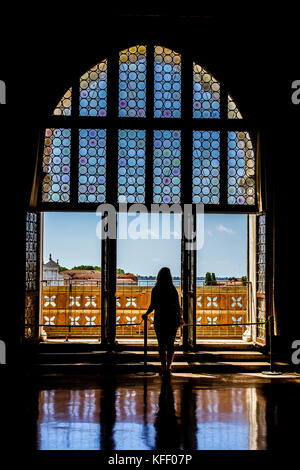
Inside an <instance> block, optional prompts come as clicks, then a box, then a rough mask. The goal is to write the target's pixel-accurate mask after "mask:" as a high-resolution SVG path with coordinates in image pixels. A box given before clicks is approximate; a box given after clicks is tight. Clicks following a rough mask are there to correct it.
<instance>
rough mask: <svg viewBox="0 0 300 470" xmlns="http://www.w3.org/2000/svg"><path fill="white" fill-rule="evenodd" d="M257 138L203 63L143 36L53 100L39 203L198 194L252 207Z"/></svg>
mask: <svg viewBox="0 0 300 470" xmlns="http://www.w3.org/2000/svg"><path fill="white" fill-rule="evenodd" d="M253 140H254V138H253V136H252V135H251V130H249V129H246V128H244V123H243V117H242V115H241V113H240V111H239V109H238V107H237V105H236V103H235V101H234V100H233V98H232V96H231V95H229V94H228V91H227V90H226V87H225V85H224V84H223V83H222V82H220V81H218V80H217V79H216V78H215V77H214V76H213V75H212V74H211V73H210V72H209V71H208V70H206V68H204V67H203V64H201V65H200V64H198V63H195V62H189V59H188V58H186V57H185V53H184V51H182V52H177V51H174V50H171V49H168V48H167V47H164V46H157V45H153V44H139V45H136V46H133V47H130V48H128V49H125V50H122V51H120V52H119V54H118V56H117V55H115V56H111V57H109V58H107V59H104V60H101V61H100V62H99V63H98V64H97V65H95V66H93V67H92V68H91V69H90V70H88V71H87V72H86V73H85V74H83V75H82V76H81V77H80V78H78V80H75V81H74V83H72V86H71V88H70V89H68V90H67V91H66V93H65V94H64V96H63V97H62V98H61V100H60V101H59V103H58V104H57V106H56V108H55V109H54V112H53V116H52V117H51V118H50V119H49V127H48V128H47V129H46V131H45V138H44V144H43V145H42V148H43V154H42V155H41V166H42V181H41V187H40V195H39V198H40V202H39V206H40V207H41V208H42V209H43V210H47V208H50V207H52V208H53V207H55V208H56V209H57V210H60V209H62V208H64V209H78V208H83V207H84V206H86V207H87V208H88V209H92V208H93V206H94V205H95V206H97V205H98V204H99V203H104V202H108V203H112V204H117V203H118V202H127V203H128V204H132V203H137V202H138V203H145V204H151V203H167V204H173V203H179V204H184V203H191V202H192V203H203V204H204V205H205V208H206V210H208V211H216V212H217V211H220V210H222V211H224V210H225V211H226V210H228V211H229V210H231V211H239V212H254V211H256V209H257V204H256V162H255V160H256V159H255V150H254V146H253Z"/></svg>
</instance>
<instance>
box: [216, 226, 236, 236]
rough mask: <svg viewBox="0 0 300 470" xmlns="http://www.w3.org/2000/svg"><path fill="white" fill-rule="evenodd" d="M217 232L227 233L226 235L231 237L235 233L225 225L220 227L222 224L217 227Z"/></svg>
mask: <svg viewBox="0 0 300 470" xmlns="http://www.w3.org/2000/svg"><path fill="white" fill-rule="evenodd" d="M217 230H218V231H219V232H225V233H228V235H233V234H234V233H235V232H234V230H232V229H231V228H228V227H225V225H222V224H220V225H218V226H217Z"/></svg>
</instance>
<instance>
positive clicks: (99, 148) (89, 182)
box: [78, 129, 106, 202]
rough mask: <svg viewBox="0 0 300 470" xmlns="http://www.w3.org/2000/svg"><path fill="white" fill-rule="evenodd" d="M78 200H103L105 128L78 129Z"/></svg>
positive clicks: (104, 188) (104, 184) (104, 191)
mask: <svg viewBox="0 0 300 470" xmlns="http://www.w3.org/2000/svg"><path fill="white" fill-rule="evenodd" d="M78 178H79V181H78V191H79V195H78V201H79V202H104V201H105V194H106V130H104V129H80V130H79V176H78Z"/></svg>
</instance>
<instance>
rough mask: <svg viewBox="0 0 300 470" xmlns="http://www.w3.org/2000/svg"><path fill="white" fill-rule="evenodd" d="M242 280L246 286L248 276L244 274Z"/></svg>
mask: <svg viewBox="0 0 300 470" xmlns="http://www.w3.org/2000/svg"><path fill="white" fill-rule="evenodd" d="M241 281H242V283H243V286H246V285H247V276H242V277H241Z"/></svg>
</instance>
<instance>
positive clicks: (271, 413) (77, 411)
mask: <svg viewBox="0 0 300 470" xmlns="http://www.w3.org/2000/svg"><path fill="white" fill-rule="evenodd" d="M299 393H300V375H299V374H298V375H297V374H286V375H284V376H281V377H280V376H278V377H276V378H272V379H270V378H268V377H263V376H262V375H261V374H254V373H253V374H234V375H227V374H223V375H211V374H203V375H200V374H198V375H197V374H183V373H182V374H180V373H177V374H173V375H172V377H171V378H170V379H169V380H167V379H162V377H160V376H158V375H156V376H154V377H148V378H144V377H139V376H136V375H134V374H131V375H119V376H114V375H110V376H107V377H103V376H99V377H95V376H94V377H92V376H82V377H76V378H75V377H67V376H65V377H58V376H55V375H53V376H48V377H43V378H40V379H39V380H38V381H36V382H35V383H31V382H30V383H29V384H27V386H26V387H24V389H23V393H22V399H21V398H20V401H19V403H18V407H19V409H18V412H17V413H16V415H17V416H18V418H17V419H19V422H18V423H16V429H18V431H19V433H20V439H22V440H23V444H24V446H25V447H26V448H30V449H36V450H75V449H76V450H125V449H126V450H147V449H149V450H153V449H170V450H183V449H185V450H188V449H189V450H248V449H253V450H256V449H258V450H264V449H269V450H272V449H274V448H276V447H277V448H278V446H284V448H285V449H286V448H289V447H292V446H294V445H297V444H296V443H297V442H298V435H297V434H295V432H294V426H293V423H294V424H295V423H297V422H298V423H299V417H300V412H299V396H300V394H299ZM20 397H21V395H20Z"/></svg>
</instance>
